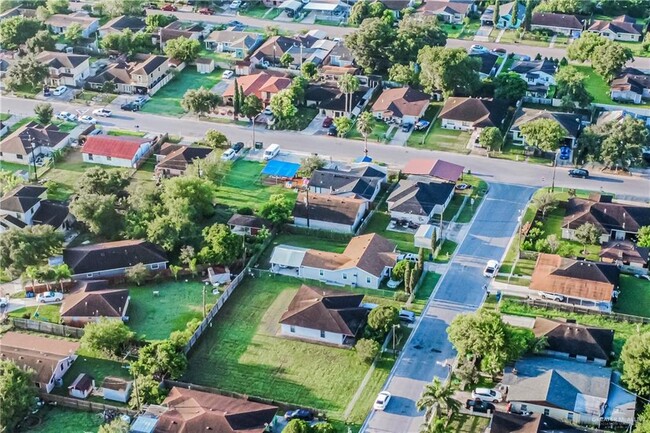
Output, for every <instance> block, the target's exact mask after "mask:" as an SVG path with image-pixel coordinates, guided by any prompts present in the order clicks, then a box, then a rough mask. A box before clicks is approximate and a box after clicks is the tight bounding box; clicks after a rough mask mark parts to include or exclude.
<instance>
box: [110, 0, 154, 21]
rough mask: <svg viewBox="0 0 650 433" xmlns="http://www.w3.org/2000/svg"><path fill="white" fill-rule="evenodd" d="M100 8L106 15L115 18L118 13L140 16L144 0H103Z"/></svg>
mask: <svg viewBox="0 0 650 433" xmlns="http://www.w3.org/2000/svg"><path fill="white" fill-rule="evenodd" d="M101 4H102V8H103V11H104V13H105V14H106V15H108V16H109V17H112V18H115V17H119V16H120V15H132V16H142V14H143V12H144V0H103V1H102V3H101Z"/></svg>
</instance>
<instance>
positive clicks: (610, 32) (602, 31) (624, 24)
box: [587, 15, 643, 42]
mask: <svg viewBox="0 0 650 433" xmlns="http://www.w3.org/2000/svg"><path fill="white" fill-rule="evenodd" d="M587 31H589V32H592V33H596V34H599V35H600V36H602V37H605V38H607V39H611V40H612V41H631V42H639V41H641V39H642V38H643V26H642V25H639V24H636V19H635V18H632V17H629V16H627V15H621V16H620V17H616V18H614V19H613V20H611V21H604V20H595V21H594V22H593V24H591V26H589V28H588V29H587Z"/></svg>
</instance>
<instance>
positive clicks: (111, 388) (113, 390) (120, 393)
mask: <svg viewBox="0 0 650 433" xmlns="http://www.w3.org/2000/svg"><path fill="white" fill-rule="evenodd" d="M101 388H102V395H103V397H104V400H112V401H119V402H121V403H127V402H128V401H129V397H130V395H131V389H132V388H133V382H132V381H130V380H125V379H122V378H121V377H115V376H106V377H105V378H104V381H103V382H102V385H101Z"/></svg>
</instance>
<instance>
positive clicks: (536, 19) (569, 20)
mask: <svg viewBox="0 0 650 433" xmlns="http://www.w3.org/2000/svg"><path fill="white" fill-rule="evenodd" d="M530 23H531V24H532V25H537V26H543V27H560V28H569V29H575V30H582V22H580V20H579V19H578V18H577V17H576V16H575V15H565V14H554V13H549V12H541V13H534V14H533V17H532V19H531V22H530Z"/></svg>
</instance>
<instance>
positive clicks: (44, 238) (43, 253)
mask: <svg viewBox="0 0 650 433" xmlns="http://www.w3.org/2000/svg"><path fill="white" fill-rule="evenodd" d="M62 247H63V236H62V235H61V233H59V232H57V231H56V230H55V229H54V228H53V227H52V226H50V225H47V224H43V225H36V226H27V227H24V228H22V229H9V230H7V231H5V232H3V233H0V267H1V268H3V269H5V270H6V271H7V272H8V273H9V275H10V276H13V277H17V276H19V275H20V274H22V273H23V271H24V270H25V269H26V268H27V267H28V266H40V265H42V264H44V263H45V262H46V261H47V259H48V258H50V257H52V256H56V255H59V254H61V252H62Z"/></svg>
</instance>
